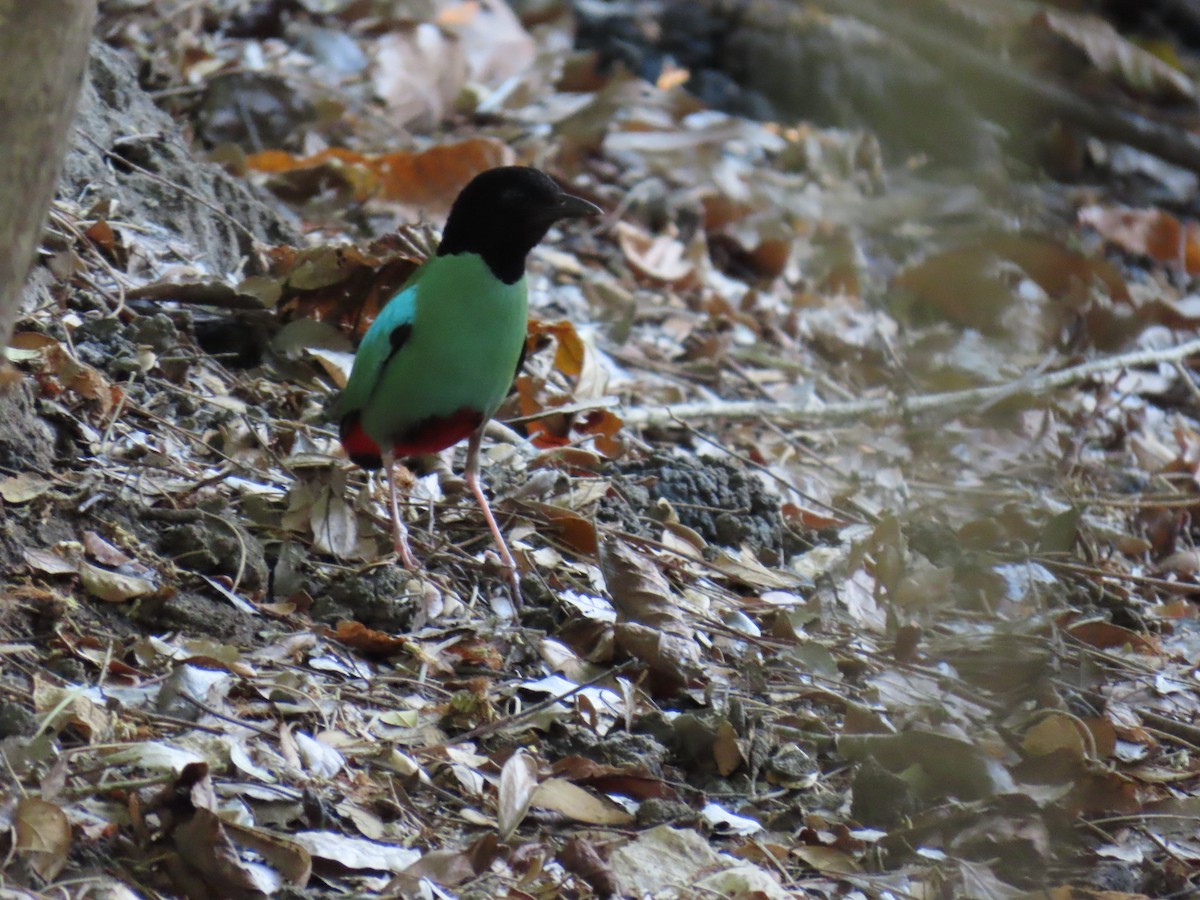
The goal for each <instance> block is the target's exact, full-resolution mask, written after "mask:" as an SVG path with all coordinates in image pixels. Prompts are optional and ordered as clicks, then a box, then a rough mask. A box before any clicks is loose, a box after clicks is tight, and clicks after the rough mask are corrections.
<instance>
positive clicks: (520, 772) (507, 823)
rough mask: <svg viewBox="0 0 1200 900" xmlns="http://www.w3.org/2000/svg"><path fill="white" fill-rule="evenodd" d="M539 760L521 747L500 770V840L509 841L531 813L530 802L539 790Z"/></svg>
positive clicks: (498, 810)
mask: <svg viewBox="0 0 1200 900" xmlns="http://www.w3.org/2000/svg"><path fill="white" fill-rule="evenodd" d="M537 769H538V766H537V760H535V759H534V758H533V757H532V756H530V755H529V754H528V753H526V752H525V751H524V750H518V751H517V752H516V753H514V754H513V755H512V756H510V757H509V758H508V762H506V763H505V764H504V768H503V769H501V770H500V792H499V794H500V796H499V800H498V802H497V807H498V808H497V811H496V821H497V823H498V825H499V830H500V840H501V841H507V840H508V839H509V838H511V837H512V836H513V834H514V833H515V832H516V830H517V826H519V825H520V824H521V820H522V819H524V818H525V814H526V813H527V812H529V804H530V801H531V800H532V799H533V795H534V791H536V790H537V786H538V783H537Z"/></svg>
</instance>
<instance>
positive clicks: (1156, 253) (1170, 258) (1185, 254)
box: [1079, 206, 1200, 275]
mask: <svg viewBox="0 0 1200 900" xmlns="http://www.w3.org/2000/svg"><path fill="white" fill-rule="evenodd" d="M1079 221H1080V222H1081V223H1082V224H1084V225H1087V226H1090V227H1091V228H1094V229H1095V230H1096V233H1097V234H1099V235H1100V236H1101V237H1102V238H1104V239H1105V240H1106V241H1108V242H1109V243H1110V244H1114V245H1115V246H1117V247H1119V248H1121V249H1122V250H1124V251H1126V252H1128V253H1136V254H1139V255H1141V256H1148V257H1150V258H1151V259H1153V260H1156V261H1157V262H1161V263H1166V264H1167V265H1171V266H1176V267H1179V268H1181V269H1182V270H1183V271H1185V272H1187V273H1188V274H1189V275H1196V274H1198V273H1200V224H1198V223H1196V222H1193V221H1188V222H1182V221H1180V220H1179V219H1177V218H1175V216H1173V215H1171V214H1170V213H1169V212H1165V211H1164V210H1161V209H1132V208H1130V207H1127V206H1088V207H1084V208H1083V209H1081V210H1080V211H1079Z"/></svg>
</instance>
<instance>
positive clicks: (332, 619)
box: [310, 566, 415, 633]
mask: <svg viewBox="0 0 1200 900" xmlns="http://www.w3.org/2000/svg"><path fill="white" fill-rule="evenodd" d="M411 577H412V576H410V575H409V573H408V572H407V571H405V570H404V569H402V568H401V567H400V566H375V567H374V568H371V569H368V570H366V571H365V572H359V573H356V574H352V575H347V576H346V577H345V578H344V579H342V580H341V581H338V582H335V583H333V584H330V585H328V586H327V587H326V588H325V589H324V590H321V591H316V592H314V594H315V595H316V600H315V601H314V602H313V606H312V610H310V615H311V616H312V619H313V621H316V622H326V623H328V624H331V625H332V624H335V623H336V622H338V621H340V620H342V619H350V620H354V621H358V622H362V623H363V625H365V626H367V627H368V628H375V629H378V630H379V631H389V632H397V633H399V632H405V631H408V630H410V628H411V625H412V621H413V614H414V612H415V604H414V603H412V602H411V600H412V598H411V596H410V594H409V591H408V587H407V585H408V582H409V579H410V578H411Z"/></svg>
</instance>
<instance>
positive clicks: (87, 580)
mask: <svg viewBox="0 0 1200 900" xmlns="http://www.w3.org/2000/svg"><path fill="white" fill-rule="evenodd" d="M79 579H80V581H82V582H83V586H84V587H85V588H86V589H87V592H88V593H89V594H91V595H92V596H93V597H96V598H98V599H100V600H103V601H105V602H106V603H124V602H125V601H126V600H134V599H136V598H138V597H145V596H146V595H147V594H152V593H154V591H155V590H156V588H155V585H154V583H153V582H151V581H149V580H148V579H145V578H139V577H138V576H136V575H122V574H121V573H120V572H113V571H110V570H108V569H102V568H100V567H99V566H93V565H92V564H91V563H89V562H80V563H79Z"/></svg>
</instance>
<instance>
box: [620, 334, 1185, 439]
mask: <svg viewBox="0 0 1200 900" xmlns="http://www.w3.org/2000/svg"><path fill="white" fill-rule="evenodd" d="M1198 354H1200V340H1194V341H1187V342H1186V343H1183V344H1179V345H1177V346H1175V347H1167V348H1164V349H1161V350H1135V351H1133V352H1131V353H1119V354H1117V355H1115V356H1108V357H1104V358H1103V359H1095V360H1091V361H1089V362H1085V363H1080V364H1079V365H1077V366H1070V367H1068V368H1066V369H1060V370H1059V371H1057V372H1051V373H1049V374H1047V375H1039V376H1036V377H1027V378H1021V379H1018V380H1017V381H1013V382H1009V383H1008V384H1001V385H994V386H990V387H982V388H971V389H969V390H964V391H945V392H943V393H938V394H918V395H916V396H906V397H895V396H892V397H878V398H873V399H870V400H852V401H849V402H847V403H830V404H827V405H825V406H814V405H812V404H811V403H806V404H802V405H801V404H788V403H779V402H775V401H769V400H714V401H702V402H697V403H676V404H673V405H669V406H635V407H633V408H631V409H625V410H622V411H620V416H621V418H622V419H624V421H625V424H626V425H628V426H631V427H635V428H638V427H640V428H645V427H653V426H662V425H670V424H672V423H677V422H678V420H684V421H689V420H696V419H760V418H761V419H770V420H771V421H772V422H778V423H781V424H784V425H839V424H849V423H852V422H857V421H860V420H862V419H868V418H872V417H875V416H888V417H893V418H901V417H904V416H915V415H921V414H928V413H936V414H939V415H942V416H954V415H958V414H959V413H962V412H965V411H968V410H980V409H983V408H985V407H987V406H991V405H993V404H995V403H999V402H1000V401H1003V400H1007V399H1008V398H1010V397H1015V396H1017V395H1019V394H1030V395H1038V394H1046V393H1049V392H1050V391H1053V390H1057V389H1058V388H1063V387H1067V386H1068V385H1072V384H1078V383H1079V382H1081V381H1086V380H1087V379H1089V378H1091V377H1093V376H1095V375H1100V374H1102V373H1104V372H1112V371H1115V370H1118V369H1127V368H1131V367H1133V366H1146V365H1152V364H1154V363H1178V362H1182V361H1183V360H1185V359H1187V358H1188V357H1190V356H1196V355H1198Z"/></svg>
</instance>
